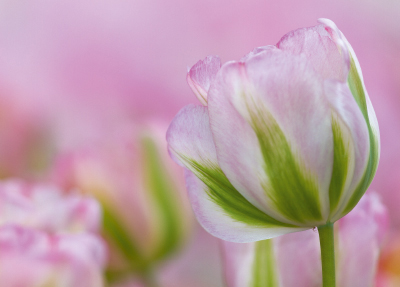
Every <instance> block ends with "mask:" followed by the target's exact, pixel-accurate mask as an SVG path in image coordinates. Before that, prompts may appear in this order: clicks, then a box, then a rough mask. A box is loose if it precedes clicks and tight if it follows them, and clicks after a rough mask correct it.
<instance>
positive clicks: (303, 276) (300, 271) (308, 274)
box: [273, 230, 322, 287]
mask: <svg viewBox="0 0 400 287" xmlns="http://www.w3.org/2000/svg"><path fill="white" fill-rule="evenodd" d="M273 242H274V247H275V254H276V259H277V269H278V270H279V279H280V283H281V285H280V287H293V286H296V287H316V286H322V282H321V281H322V280H321V279H322V270H321V252H320V248H319V237H318V232H316V231H314V230H306V231H303V232H296V233H292V234H286V235H284V236H281V237H278V238H274V239H273Z"/></svg>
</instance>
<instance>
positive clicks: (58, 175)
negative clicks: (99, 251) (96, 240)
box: [54, 124, 190, 280]
mask: <svg viewBox="0 0 400 287" xmlns="http://www.w3.org/2000/svg"><path fill="white" fill-rule="evenodd" d="M160 129H161V130H160ZM164 132H165V130H163V129H162V127H161V126H160V125H159V124H148V125H147V126H146V127H143V128H135V127H132V126H131V125H128V127H126V129H125V128H122V130H121V131H116V133H115V134H114V135H108V137H107V138H106V140H104V141H103V142H102V143H99V144H98V145H97V146H91V147H90V148H88V149H85V150H81V151H75V152H72V153H70V154H67V155H65V156H63V157H61V158H60V159H59V161H58V163H57V164H56V167H55V171H54V180H55V181H56V182H57V183H58V184H60V185H61V186H64V187H65V189H67V190H68V189H71V188H77V189H79V190H81V191H82V192H83V193H86V194H91V195H93V196H95V197H96V198H97V199H98V200H99V201H100V202H101V204H102V207H103V210H104V218H103V219H104V220H103V234H104V236H105V238H106V240H107V242H108V244H109V246H110V248H111V259H110V263H109V271H110V276H111V277H113V276H116V277H117V278H118V277H124V276H127V275H129V274H131V273H136V274H137V275H139V276H142V277H147V276H148V274H147V273H148V272H151V271H150V269H153V268H154V267H155V264H156V263H158V262H160V261H162V260H164V259H165V258H167V257H169V256H170V255H172V254H174V253H175V252H176V251H177V250H178V249H179V248H180V247H181V246H182V244H183V242H184V240H185V237H186V236H187V231H188V230H187V227H188V223H189V221H190V215H189V214H190V213H189V212H188V208H187V204H184V200H183V198H182V195H183V191H184V188H183V184H181V183H180V181H179V180H180V177H181V175H180V171H179V169H177V168H176V167H174V166H173V165H174V164H173V163H172V161H171V160H170V159H169V157H168V154H167V150H166V148H165V145H164V144H163V142H164V141H165V140H163V139H162V137H161V136H162V135H163V134H164ZM111 280H113V279H112V278H111Z"/></svg>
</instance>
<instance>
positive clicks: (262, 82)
mask: <svg viewBox="0 0 400 287" xmlns="http://www.w3.org/2000/svg"><path fill="white" fill-rule="evenodd" d="M249 102H250V103H251V102H254V103H255V105H257V106H264V107H265V109H266V110H268V112H269V113H270V114H271V115H272V117H273V118H274V119H275V120H276V122H277V123H278V124H279V126H280V128H281V129H282V130H283V132H284V134H285V136H286V138H287V140H288V142H289V143H290V145H291V147H292V150H293V151H294V153H295V154H298V155H299V158H300V159H301V160H302V161H303V163H304V165H305V166H306V168H307V169H308V170H309V171H310V173H311V174H313V175H317V176H316V177H317V180H318V185H319V190H320V192H321V205H322V209H323V210H322V213H323V217H324V218H327V216H328V212H329V207H328V205H329V202H328V201H327V200H326V198H327V194H328V187H329V182H330V177H331V171H332V164H330V163H332V160H333V145H332V131H331V115H330V107H329V103H328V101H327V99H326V97H325V96H324V91H323V85H322V79H321V78H320V77H319V76H318V75H317V74H315V72H314V70H313V69H312V67H311V66H309V64H308V62H307V59H306V58H305V57H302V56H293V55H291V54H289V53H287V52H282V51H281V50H278V49H268V50H266V51H264V52H261V53H258V54H257V55H256V56H254V57H250V58H248V59H247V60H246V62H244V63H238V62H230V63H227V64H225V65H224V66H223V67H222V68H221V70H220V72H219V73H218V75H217V77H216V79H215V82H214V84H213V86H212V87H211V89H210V92H209V101H208V108H209V112H210V123H211V129H212V131H213V135H214V140H215V143H216V147H217V154H218V161H219V164H220V166H221V168H222V170H223V171H224V173H225V174H226V176H227V177H228V179H229V180H230V182H231V183H232V184H233V185H234V186H235V188H236V189H237V190H238V191H239V192H240V193H241V194H242V195H243V196H244V197H246V199H248V200H249V201H250V202H251V203H252V204H254V205H256V206H257V207H259V208H260V209H262V210H264V211H265V212H267V213H269V214H270V215H272V216H274V217H275V218H278V219H279V220H281V221H284V220H285V218H282V217H281V216H280V215H279V214H278V213H276V212H274V207H273V205H271V204H270V203H269V202H268V200H267V199H266V196H265V191H264V189H263V188H262V185H263V184H265V183H266V182H268V175H267V174H266V173H265V171H264V161H263V156H262V153H261V150H260V148H259V143H258V140H257V137H256V134H255V132H254V131H253V129H252V127H251V125H250V123H251V119H250V116H249V114H250V113H252V112H253V113H254V108H252V107H250V108H248V107H249ZM265 120H266V121H268V119H265ZM286 220H287V219H286ZM315 225H318V223H316V224H315Z"/></svg>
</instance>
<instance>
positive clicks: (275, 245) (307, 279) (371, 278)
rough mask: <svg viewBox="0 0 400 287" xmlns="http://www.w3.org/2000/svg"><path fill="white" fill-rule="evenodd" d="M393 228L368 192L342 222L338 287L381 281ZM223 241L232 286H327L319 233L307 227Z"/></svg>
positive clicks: (364, 286) (363, 286) (368, 285)
mask: <svg viewBox="0 0 400 287" xmlns="http://www.w3.org/2000/svg"><path fill="white" fill-rule="evenodd" d="M387 231H388V214H387V211H386V208H385V207H384V206H383V205H382V203H381V202H380V200H379V198H378V196H377V194H376V193H369V194H366V195H365V196H364V197H363V198H362V199H361V200H360V203H359V204H358V205H357V206H356V207H355V208H354V210H353V211H351V212H350V213H349V214H348V215H346V216H345V217H343V218H342V219H341V220H339V221H338V229H337V230H336V233H337V238H338V241H337V247H338V249H337V250H338V252H337V270H338V271H337V272H338V274H337V279H338V283H337V286H338V287H372V286H375V285H374V283H375V276H376V272H377V263H378V256H379V250H380V247H381V244H382V240H383V237H384V235H386V233H387ZM221 242H222V247H223V257H224V270H225V278H226V281H227V285H228V287H250V286H255V285H257V284H265V282H271V283H270V284H271V285H268V286H276V287H293V286H298V287H320V286H322V282H321V257H320V249H319V242H318V233H317V232H314V231H312V230H307V231H303V232H297V233H292V234H287V235H284V236H281V237H278V238H274V239H270V240H265V241H259V242H256V243H231V242H226V241H221ZM273 284H275V285H273ZM257 286H258V285H257ZM260 286H263V285H260Z"/></svg>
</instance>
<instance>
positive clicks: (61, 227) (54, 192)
mask: <svg viewBox="0 0 400 287" xmlns="http://www.w3.org/2000/svg"><path fill="white" fill-rule="evenodd" d="M100 222H101V210H100V205H99V204H98V202H97V201H96V200H94V199H93V198H92V197H89V196H81V195H79V194H78V193H77V191H75V192H71V193H70V194H67V195H66V194H64V192H63V191H62V190H61V189H59V188H57V187H55V186H52V185H48V184H47V185H46V184H29V183H25V182H23V181H21V180H7V181H3V182H0V224H16V225H20V226H26V227H31V228H35V229H39V230H42V231H46V232H49V233H60V232H64V233H65V232H67V233H77V232H86V231H88V232H98V231H99V229H100Z"/></svg>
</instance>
